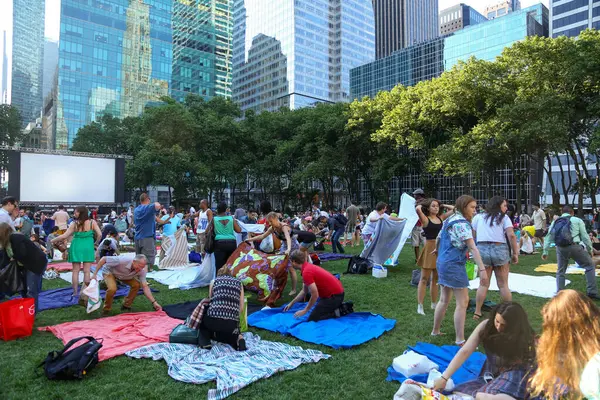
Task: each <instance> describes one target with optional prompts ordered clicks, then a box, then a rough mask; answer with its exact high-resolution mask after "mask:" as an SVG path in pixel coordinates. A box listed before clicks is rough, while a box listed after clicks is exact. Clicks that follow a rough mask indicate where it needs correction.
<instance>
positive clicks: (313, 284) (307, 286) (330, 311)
mask: <svg viewBox="0 0 600 400" xmlns="http://www.w3.org/2000/svg"><path fill="white" fill-rule="evenodd" d="M290 260H291V262H292V266H293V267H294V268H295V269H299V270H301V271H302V280H303V281H304V286H303V288H302V290H301V291H300V293H298V295H297V296H296V298H295V299H294V300H292V301H291V302H290V303H289V304H288V305H287V306H285V308H284V309H283V311H284V312H286V311H288V310H289V309H290V308H291V307H292V306H293V305H294V304H295V303H297V302H298V301H300V300H301V299H303V298H304V296H305V295H306V294H307V293H310V300H309V302H308V304H307V305H306V307H305V308H304V310H300V311H297V312H296V313H295V314H294V317H296V318H300V317H302V316H303V315H305V314H306V313H308V312H309V311H310V309H311V308H312V307H313V306H314V305H315V303H317V299H318V300H319V302H318V303H317V305H316V307H315V309H314V310H313V311H312V312H311V313H310V315H309V317H308V320H309V321H321V320H324V319H329V318H337V317H339V316H340V306H341V305H342V303H343V302H344V287H343V286H342V282H340V281H339V279H337V278H336V277H335V276H333V275H332V274H331V273H330V272H329V271H326V270H324V269H323V268H321V267H317V266H316V265H313V264H311V263H309V262H306V254H305V253H304V252H302V251H300V250H294V251H293V252H292V255H291V256H290Z"/></svg>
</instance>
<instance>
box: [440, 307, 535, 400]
mask: <svg viewBox="0 0 600 400" xmlns="http://www.w3.org/2000/svg"><path fill="white" fill-rule="evenodd" d="M480 344H482V345H483V348H484V349H485V353H486V355H487V361H486V363H485V365H484V366H483V369H482V374H481V376H480V377H479V378H478V379H476V380H473V381H470V382H466V383H463V384H461V385H458V386H456V388H455V389H454V392H455V393H464V394H467V395H469V396H473V397H476V398H477V399H498V400H500V399H511V398H512V399H517V400H520V399H525V398H526V397H527V381H528V379H527V378H528V375H529V373H530V371H531V370H532V366H533V365H534V363H535V334H534V331H533V329H532V328H531V325H530V324H529V320H528V318H527V314H526V313H525V310H524V309H523V307H521V306H520V305H519V304H517V303H512V302H506V303H502V304H499V305H497V306H496V307H495V308H494V309H493V310H492V313H491V315H490V318H489V319H487V320H485V321H483V322H481V323H480V324H479V325H478V326H477V328H475V330H474V331H473V333H472V334H471V336H470V337H469V339H468V340H467V342H466V343H465V345H464V346H463V347H462V348H461V349H460V350H459V351H458V353H456V356H454V358H453V359H452V361H451V362H450V365H448V368H446V370H445V371H444V373H443V374H442V376H441V378H439V379H437V380H436V381H435V383H434V387H433V388H434V389H435V390H437V391H442V390H443V389H444V388H445V387H446V383H447V382H448V380H449V379H450V378H451V377H452V374H454V373H455V372H456V371H457V370H458V369H459V368H460V367H461V366H462V364H463V363H464V362H465V361H466V360H467V359H468V358H469V357H470V356H471V354H473V352H474V351H475V350H476V349H477V347H478V346H479V345H480Z"/></svg>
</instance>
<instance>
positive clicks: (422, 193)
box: [413, 189, 425, 196]
mask: <svg viewBox="0 0 600 400" xmlns="http://www.w3.org/2000/svg"><path fill="white" fill-rule="evenodd" d="M413 194H420V195H421V196H424V195H425V192H424V191H423V189H417V190H415V191H414V192H413Z"/></svg>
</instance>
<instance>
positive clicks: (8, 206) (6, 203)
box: [0, 196, 19, 230]
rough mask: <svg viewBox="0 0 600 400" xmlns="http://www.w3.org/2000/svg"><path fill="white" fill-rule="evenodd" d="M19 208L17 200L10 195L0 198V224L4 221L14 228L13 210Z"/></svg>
mask: <svg viewBox="0 0 600 400" xmlns="http://www.w3.org/2000/svg"><path fill="white" fill-rule="evenodd" d="M18 208H19V202H18V201H17V199H15V198H14V197H12V196H6V197H5V198H3V199H2V208H0V224H2V223H5V224H8V225H10V226H11V227H12V228H13V230H14V229H15V222H14V220H13V217H12V215H13V212H14V211H15V210H16V209H18Z"/></svg>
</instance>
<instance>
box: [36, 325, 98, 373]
mask: <svg viewBox="0 0 600 400" xmlns="http://www.w3.org/2000/svg"><path fill="white" fill-rule="evenodd" d="M83 339H85V340H87V342H86V343H83V344H81V345H80V346H77V347H76V348H74V349H71V350H69V349H70V348H71V347H72V346H73V345H74V344H75V343H77V342H78V341H80V340H83ZM101 347H102V343H100V342H98V341H97V340H96V339H94V338H93V337H91V336H83V337H79V338H75V339H73V340H71V341H70V342H69V343H67V344H66V345H65V347H64V348H63V349H62V350H60V351H52V352H50V353H48V355H47V356H46V359H45V360H44V361H43V362H42V363H41V364H40V365H39V366H38V367H42V366H43V367H44V373H45V374H46V377H47V378H48V379H51V380H59V379H82V378H83V377H84V376H85V375H86V374H87V373H88V371H90V370H91V369H92V368H94V367H95V366H96V365H97V364H98V351H99V350H100V348H101Z"/></svg>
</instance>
